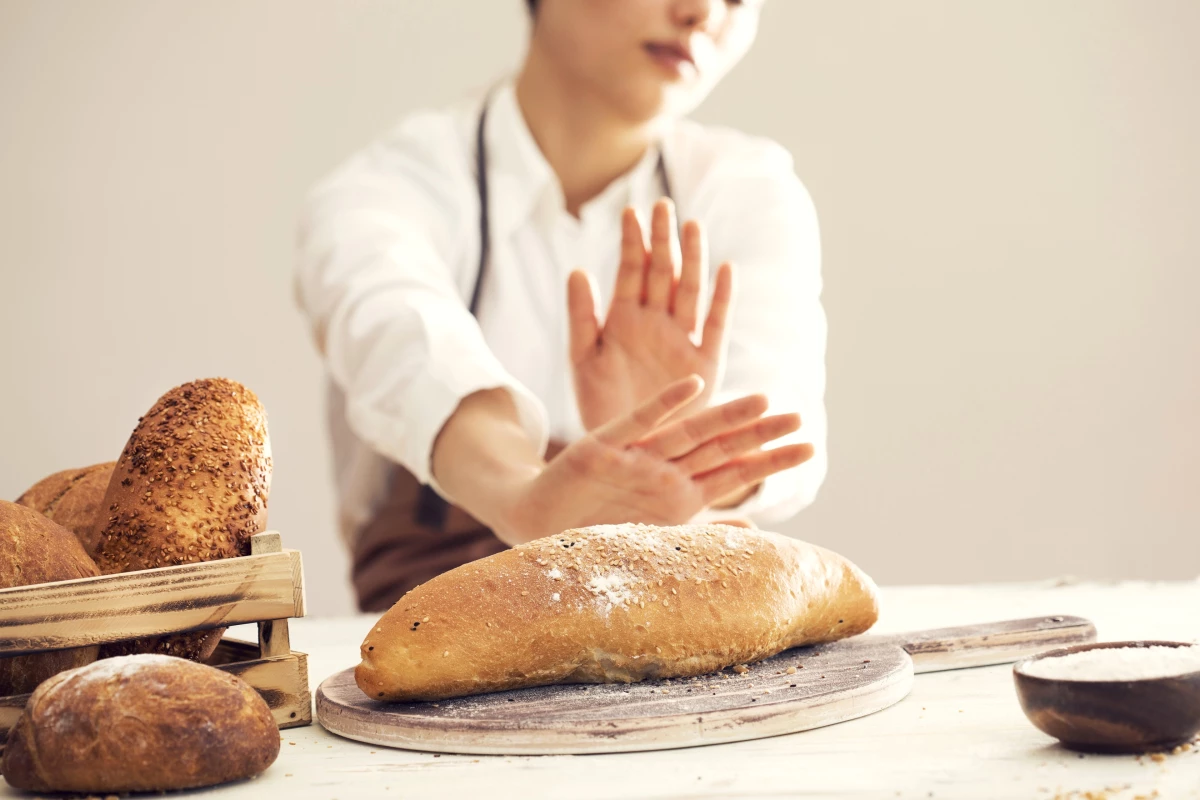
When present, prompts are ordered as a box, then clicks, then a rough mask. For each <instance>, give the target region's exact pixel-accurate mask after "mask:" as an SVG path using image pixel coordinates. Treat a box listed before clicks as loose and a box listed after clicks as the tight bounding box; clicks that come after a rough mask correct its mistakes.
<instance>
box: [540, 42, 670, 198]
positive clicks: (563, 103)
mask: <svg viewBox="0 0 1200 800" xmlns="http://www.w3.org/2000/svg"><path fill="white" fill-rule="evenodd" d="M516 94H517V104H518V106H519V107H520V109H521V113H522V115H524V117H525V123H526V125H528V126H529V131H530V133H532V134H533V139H534V141H535V142H537V145H538V147H539V148H540V149H541V151H542V155H543V156H545V158H546V161H548V162H549V163H550V166H551V168H552V169H553V170H554V172H555V173H556V174H557V175H558V180H559V183H560V184H561V185H562V190H563V197H564V199H565V201H566V204H567V211H569V212H570V213H571V214H573V215H575V216H578V215H579V209H580V208H581V207H582V206H583V205H584V203H586V202H587V201H589V200H591V199H592V198H593V197H595V196H596V195H598V194H600V193H601V192H602V191H604V188H605V187H606V186H608V185H609V184H610V183H612V182H613V181H614V180H615V179H617V178H618V177H620V176H621V175H623V174H625V173H626V172H628V171H629V170H630V169H632V168H633V166H634V165H635V164H637V162H638V161H640V160H641V158H642V156H644V155H645V153H646V149H647V148H648V147H649V146H650V143H651V141H652V140H653V139H654V136H655V126H654V123H653V122H647V123H636V122H630V121H629V120H627V119H621V118H620V117H619V116H618V115H617V114H616V113H615V112H614V110H613V109H612V108H611V106H609V105H608V104H607V103H605V102H604V101H603V99H602V98H600V97H598V96H596V94H595V93H593V92H591V91H589V90H588V88H587V87H581V86H579V85H578V84H577V83H576V82H573V81H571V80H569V79H566V78H564V77H563V75H562V73H561V72H560V71H559V70H557V69H556V68H555V66H554V65H553V63H551V62H550V60H549V59H548V58H547V56H546V55H545V54H544V53H542V52H541V51H540V50H539V48H538V47H537V44H536V43H534V44H533V45H532V46H531V47H530V49H529V55H528V57H527V58H526V59H525V65H524V67H523V68H522V69H521V73H520V75H519V76H518V77H517V84H516Z"/></svg>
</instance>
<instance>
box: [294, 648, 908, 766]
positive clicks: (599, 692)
mask: <svg viewBox="0 0 1200 800" xmlns="http://www.w3.org/2000/svg"><path fill="white" fill-rule="evenodd" d="M789 667H796V668H797V669H796V671H795V672H794V673H793V674H788V672H787V670H788V668H789ZM912 682H913V665H912V659H911V658H910V657H909V655H908V653H906V652H905V651H904V650H903V649H902V648H900V647H898V646H896V645H894V644H885V643H868V642H865V641H857V642H841V643H837V644H832V645H821V646H817V647H805V648H796V649H794V650H788V651H785V652H783V653H780V654H779V655H777V656H774V657H773V658H769V659H767V660H766V661H763V662H760V663H758V664H752V665H750V667H749V671H748V672H747V673H745V674H741V675H739V674H736V673H735V672H733V671H732V670H725V671H724V672H722V673H717V674H711V675H703V676H700V677H698V678H676V679H673V680H661V681H647V682H645V683H636V684H600V685H586V684H572V685H565V686H542V687H538V688H534V689H520V690H517V691H511V692H497V693H495V694H484V695H476V696H473V697H461V698H457V699H454V700H442V701H440V702H436V703H380V702H377V701H375V700H372V699H370V698H369V697H367V696H366V695H365V694H363V693H362V691H361V690H359V688H358V686H357V685H356V684H355V683H354V670H353V669H347V670H343V671H342V672H339V673H337V674H336V675H333V676H331V677H329V678H327V679H326V680H325V681H324V682H323V683H322V684H321V686H320V687H319V688H318V689H317V719H318V720H319V721H320V723H321V725H323V726H324V727H325V728H326V729H327V730H329V731H331V732H333V733H336V734H338V735H339V736H345V737H346V738H349V739H356V740H358V741H360V742H368V743H370V744H377V745H383V746H385V747H400V748H405V749H408V750H425V751H431V752H438V753H483V754H503V755H515V754H521V755H548V754H556V753H619V752H628V751H634V750H665V749H670V748H676V747H695V746H697V745H705V744H717V743H720V742H737V741H743V740H745V739H760V738H763V737H767V736H778V735H780V734H785V733H795V732H797V731H803V730H808V729H810V728H819V727H821V726H823V725H832V724H834V723H837V722H844V721H845V720H849V719H855V718H857V717H863V716H866V715H867V714H872V713H874V712H876V711H880V710H882V709H884V708H887V707H888V706H890V705H892V704H894V703H897V702H899V701H900V700H901V699H903V698H904V696H905V695H907V694H908V692H909V690H910V689H911V688H912Z"/></svg>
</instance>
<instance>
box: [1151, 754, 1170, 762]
mask: <svg viewBox="0 0 1200 800" xmlns="http://www.w3.org/2000/svg"><path fill="white" fill-rule="evenodd" d="M1150 760H1151V761H1153V762H1154V763H1155V764H1161V763H1162V762H1164V761H1166V760H1167V757H1166V756H1164V755H1163V754H1162V753H1151V754H1150Z"/></svg>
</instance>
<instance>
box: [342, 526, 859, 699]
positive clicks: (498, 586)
mask: <svg viewBox="0 0 1200 800" xmlns="http://www.w3.org/2000/svg"><path fill="white" fill-rule="evenodd" d="M877 616H878V603H877V600H876V590H875V586H874V584H873V583H872V582H871V579H870V578H868V577H867V576H866V575H865V574H863V573H862V572H861V571H860V570H859V569H858V568H857V567H855V566H854V565H853V564H851V563H850V562H849V561H847V560H846V559H844V558H842V557H841V556H839V555H837V554H836V553H832V552H830V551H828V550H823V549H821V548H819V547H815V546H813V545H810V544H805V543H804V542H799V541H796V540H794V539H789V538H787V537H784V536H780V535H778V534H773V533H765V532H761V531H757V530H747V529H744V528H736V527H732V526H726V525H684V526H677V527H671V528H657V527H652V526H643V525H602V526H596V527H592V528H583V529H579V530H568V531H565V532H564V533H562V534H560V535H558V536H553V537H549V538H545V539H538V540H536V541H533V542H529V543H528V544H524V545H521V546H519V547H516V548H513V549H512V550H509V551H506V552H503V553H499V554H497V555H494V556H489V557H488V558H484V559H480V560H479V561H475V562H472V563H470V564H465V565H463V566H461V567H459V568H457V569H454V570H451V571H450V572H447V573H444V574H442V575H439V576H438V577H436V578H434V579H433V580H431V581H429V582H428V583H425V584H422V585H421V586H418V587H417V588H415V589H413V590H412V591H411V592H409V593H408V594H406V595H405V596H404V597H402V598H400V600H399V601H398V602H397V603H396V604H395V605H394V606H393V607H392V608H391V609H390V610H389V611H388V612H387V613H386V614H384V615H383V617H382V618H381V619H380V620H379V622H378V624H376V625H375V627H374V628H373V629H372V630H371V632H370V633H369V634H368V635H367V638H366V640H365V641H364V642H363V644H362V649H361V654H362V663H361V664H359V666H358V668H357V669H356V670H355V680H356V682H357V684H358V686H359V688H360V689H362V690H363V692H365V693H366V694H367V695H368V696H369V697H371V698H373V699H377V700H389V701H390V700H396V701H400V700H405V701H410V700H437V699H442V698H448V697H457V696H461V695H469V694H477V693H480V692H493V691H499V690H504V689H516V688H522V687H527V686H541V685H546V684H552V683H608V682H620V683H628V682H633V681H640V680H644V679H647V678H666V677H685V676H690V675H699V674H702V673H705V672H712V671H713V670H718V669H722V668H724V667H728V666H731V665H735V664H741V663H745V662H750V661H756V660H760V659H763V658H766V657H768V656H771V655H774V654H775V653H778V652H780V651H781V650H785V649H787V648H789V647H795V646H798V645H802V644H814V643H819V642H828V641H832V640H835V639H841V638H843V637H846V636H851V635H853V634H857V633H862V632H863V631H865V630H867V628H869V627H871V625H872V624H873V623H874V622H875V619H876V617H877Z"/></svg>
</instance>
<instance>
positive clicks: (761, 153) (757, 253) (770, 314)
mask: <svg viewBox="0 0 1200 800" xmlns="http://www.w3.org/2000/svg"><path fill="white" fill-rule="evenodd" d="M701 198H702V199H703V200H704V213H703V219H704V221H705V223H706V225H705V227H706V230H707V232H708V238H709V247H710V253H711V263H712V264H713V265H716V264H720V263H723V262H725V261H731V262H733V264H734V267H735V270H736V273H735V275H736V281H735V296H734V305H733V311H732V317H731V323H730V325H731V327H730V342H729V355H728V359H727V365H726V372H725V375H724V379H723V380H722V381H721V383H720V386H719V388H718V391H717V393H716V397H715V399H714V402H724V401H726V400H731V399H734V398H735V397H740V396H743V395H746V394H750V393H755V392H763V393H765V394H766V395H767V397H768V398H769V400H770V411H769V412H768V413H783V412H792V411H798V412H799V413H800V418H801V427H800V430H799V431H797V432H796V433H795V434H793V435H791V436H788V437H786V438H784V439H781V440H779V441H778V442H775V443H773V444H772V445H771V446H772V447H777V446H780V445H783V444H789V443H794V442H810V443H811V444H812V445H813V447H814V450H815V452H814V455H813V457H812V458H811V459H810V460H809V461H807V462H806V463H804V464H801V465H800V466H798V467H796V468H794V469H791V470H788V471H786V472H782V473H779V474H777V475H774V476H772V477H770V478H768V479H767V480H766V481H764V482H763V484H762V485H761V486H760V487H759V489H758V491H757V492H756V493H755V494H754V495H752V496H751V497H750V498H748V499H747V500H746V501H745V502H744V503H743V504H742V505H741V506H739V507H737V508H732V509H720V510H717V509H714V510H710V511H708V512H706V514H705V516H706V517H708V518H718V519H719V518H721V517H729V516H746V517H749V518H751V519H753V520H754V521H755V522H758V523H771V522H778V521H780V520H783V519H786V518H788V517H790V516H792V515H793V514H795V513H796V512H797V511H799V510H800V509H802V508H804V507H806V506H808V505H809V504H810V503H812V502H813V500H814V499H815V497H816V494H817V490H818V489H819V488H820V486H821V483H822V481H823V480H824V478H825V473H826V469H827V464H828V455H827V449H826V416H825V401H824V397H825V342H826V335H827V325H826V319H825V311H824V309H823V307H822V305H821V244H820V234H819V230H818V227H817V215H816V211H815V209H814V207H813V203H812V200H811V198H810V197H809V195H808V192H807V191H806V190H805V188H804V186H803V185H802V184H801V183H800V181H799V179H798V178H797V177H796V175H795V172H794V170H793V165H792V158H791V156H790V155H789V154H788V153H787V151H786V150H784V149H783V148H782V147H780V146H779V145H776V144H774V143H772V142H766V141H764V140H759V139H755V140H752V141H751V142H749V143H742V147H741V149H740V152H739V153H737V157H724V158H721V159H720V160H719V161H718V162H717V163H716V165H714V167H713V168H712V170H711V171H710V175H709V176H708V178H707V179H706V180H705V181H704V186H703V189H702V194H701Z"/></svg>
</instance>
